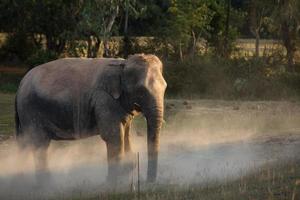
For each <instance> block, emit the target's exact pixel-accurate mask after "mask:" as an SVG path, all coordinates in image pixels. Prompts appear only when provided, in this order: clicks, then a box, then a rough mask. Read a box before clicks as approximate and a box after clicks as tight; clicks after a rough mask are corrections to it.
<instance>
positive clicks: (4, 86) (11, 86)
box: [0, 83, 18, 93]
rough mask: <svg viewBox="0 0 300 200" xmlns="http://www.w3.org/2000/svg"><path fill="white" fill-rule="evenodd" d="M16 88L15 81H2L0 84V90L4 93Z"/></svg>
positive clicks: (13, 90) (14, 90)
mask: <svg viewBox="0 0 300 200" xmlns="http://www.w3.org/2000/svg"><path fill="white" fill-rule="evenodd" d="M17 89H18V85H17V84H16V83H3V84H1V85H0V91H1V92H4V93H15V92H16V91H17Z"/></svg>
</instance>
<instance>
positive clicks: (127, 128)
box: [124, 121, 132, 154]
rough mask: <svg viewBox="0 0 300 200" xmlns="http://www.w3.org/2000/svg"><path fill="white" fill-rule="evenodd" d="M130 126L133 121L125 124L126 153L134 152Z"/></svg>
mask: <svg viewBox="0 0 300 200" xmlns="http://www.w3.org/2000/svg"><path fill="white" fill-rule="evenodd" d="M130 127H131V121H129V122H127V123H126V124H125V135H124V143H125V153H126V154H132V149H131V142H130Z"/></svg>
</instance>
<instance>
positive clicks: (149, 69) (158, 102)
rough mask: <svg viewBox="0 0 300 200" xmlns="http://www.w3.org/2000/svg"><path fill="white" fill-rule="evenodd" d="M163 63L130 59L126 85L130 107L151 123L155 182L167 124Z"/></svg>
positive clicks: (141, 57)
mask: <svg viewBox="0 0 300 200" xmlns="http://www.w3.org/2000/svg"><path fill="white" fill-rule="evenodd" d="M162 67H163V66H162V63H161V61H160V60H159V59H158V58H157V57H156V56H154V55H144V54H136V55H133V56H131V57H129V58H128V59H127V60H126V63H125V66H124V71H123V77H122V85H123V92H124V93H125V94H126V96H127V97H128V98H127V99H128V104H129V105H131V106H134V107H135V108H137V109H139V110H140V111H141V112H142V113H143V115H144V116H145V118H146V120H147V143H148V173H147V179H148V181H150V182H153V181H155V179H156V175H157V159H158V150H159V134H160V129H161V126H162V122H163V113H164V94H165V90H166V87H167V83H166V81H165V80H164V78H163V75H162V71H163V69H162Z"/></svg>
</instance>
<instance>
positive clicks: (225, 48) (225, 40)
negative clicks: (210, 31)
mask: <svg viewBox="0 0 300 200" xmlns="http://www.w3.org/2000/svg"><path fill="white" fill-rule="evenodd" d="M230 9H231V0H227V9H226V22H225V38H224V47H223V53H222V54H223V56H224V57H226V58H227V57H228V56H229V52H228V51H229V47H228V45H229V38H228V37H229V23H230Z"/></svg>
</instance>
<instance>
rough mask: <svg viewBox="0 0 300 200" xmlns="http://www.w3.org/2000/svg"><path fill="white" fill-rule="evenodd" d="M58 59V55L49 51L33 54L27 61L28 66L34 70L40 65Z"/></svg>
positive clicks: (39, 51)
mask: <svg viewBox="0 0 300 200" xmlns="http://www.w3.org/2000/svg"><path fill="white" fill-rule="evenodd" d="M57 58H58V55H57V54H56V53H55V52H53V51H49V50H44V49H41V50H38V51H36V52H35V53H34V54H32V55H31V56H30V57H29V58H28V59H27V60H26V64H28V65H29V66H30V68H33V67H35V66H38V65H40V64H43V63H46V62H49V61H52V60H55V59H57Z"/></svg>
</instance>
